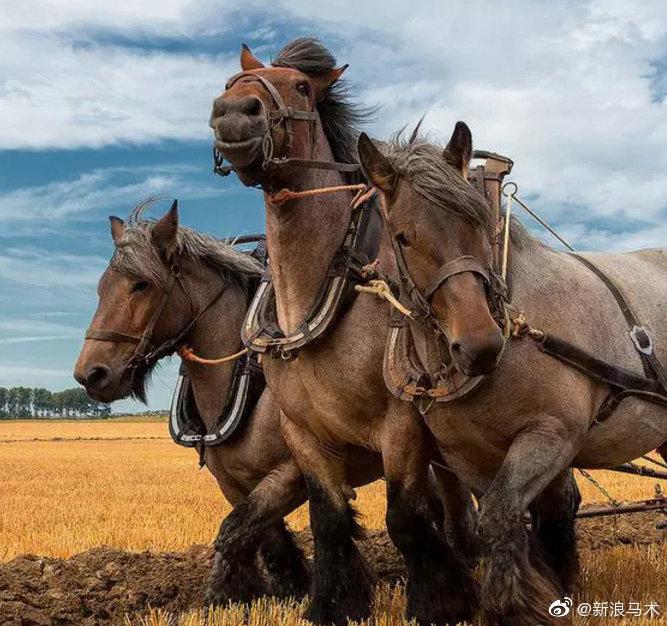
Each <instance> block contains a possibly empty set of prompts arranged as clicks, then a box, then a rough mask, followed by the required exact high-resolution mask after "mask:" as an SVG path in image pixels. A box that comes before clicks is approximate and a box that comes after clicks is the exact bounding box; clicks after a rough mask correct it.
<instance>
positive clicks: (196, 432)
mask: <svg viewBox="0 0 667 626" xmlns="http://www.w3.org/2000/svg"><path fill="white" fill-rule="evenodd" d="M265 386H266V380H265V379H264V373H263V371H262V368H261V365H260V364H259V362H258V358H257V355H256V354H252V353H248V354H246V355H244V356H243V357H242V358H240V359H239V360H238V361H237V362H236V366H235V368H234V377H233V379H232V384H231V386H230V389H229V392H228V394H227V398H226V400H225V405H224V409H223V410H222V413H221V414H220V416H219V417H218V419H217V420H216V423H215V425H214V427H213V428H212V429H210V430H208V431H207V430H206V427H205V426H204V422H203V420H202V418H201V415H200V413H199V410H198V409H197V404H196V402H195V399H194V393H193V389H192V382H191V381H190V378H189V377H188V374H187V371H186V369H185V367H184V364H181V370H180V372H179V375H178V381H177V382H176V388H175V389H174V393H173V396H172V400H171V410H170V413H169V433H170V434H171V438H172V439H173V440H174V442H175V443H177V444H178V445H181V446H184V447H186V448H194V447H196V446H202V448H204V447H206V448H208V447H214V446H219V445H220V444H221V443H223V442H225V441H227V440H228V439H230V438H231V437H232V435H234V434H235V433H237V432H239V430H240V429H241V428H242V427H243V426H244V425H245V424H246V423H247V421H248V419H249V417H250V416H251V415H252V412H253V411H254V409H255V406H256V405H257V401H258V400H259V397H260V396H261V395H262V392H263V391H264V387H265Z"/></svg>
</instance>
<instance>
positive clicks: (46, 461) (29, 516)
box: [0, 420, 667, 626]
mask: <svg viewBox="0 0 667 626" xmlns="http://www.w3.org/2000/svg"><path fill="white" fill-rule="evenodd" d="M0 472H2V476H3V480H2V481H0V504H1V506H0V559H1V560H3V561H7V560H9V559H12V558H13V557H15V556H17V555H20V554H25V553H33V554H38V555H42V556H53V557H69V556H72V555H74V554H76V553H79V552H82V551H84V550H87V549H89V548H93V547H96V546H100V545H108V546H113V547H117V548H121V549H124V550H129V551H142V550H149V551H155V552H161V551H181V550H184V549H186V548H187V547H188V546H190V545H192V544H197V543H199V544H201V543H203V544H208V543H210V542H211V540H212V539H213V537H214V535H215V533H216V531H217V529H218V527H219V524H220V522H221V520H222V519H223V517H224V516H225V515H226V514H227V513H228V512H229V510H230V508H229V505H228V504H227V503H226V501H225V500H224V499H223V498H222V496H221V494H220V492H219V490H218V488H217V484H216V483H215V481H214V479H213V478H212V476H211V475H210V474H209V473H208V472H207V471H206V470H201V471H200V470H199V469H198V457H197V454H196V453H195V452H194V451H193V450H190V449H186V448H182V447H180V446H176V445H175V444H173V443H172V441H171V440H170V439H169V435H168V431H167V424H166V422H161V421H154V420H151V421H141V420H137V421H134V420H109V421H95V422H79V421H53V422H51V421H49V422H36V421H5V422H0ZM593 475H594V476H595V477H596V478H597V479H598V480H600V481H601V482H602V483H603V484H604V485H605V487H606V488H607V489H608V490H609V491H610V492H611V494H612V495H613V496H614V497H616V498H617V499H619V500H633V499H639V498H642V499H643V498H648V497H651V495H652V494H653V486H654V484H655V481H651V480H647V479H640V478H637V477H633V476H628V475H619V474H611V473H609V472H594V473H593ZM579 482H580V486H581V489H582V493H583V497H584V502H587V503H591V502H600V501H601V500H602V496H601V495H600V494H599V492H597V490H596V489H595V487H593V486H592V485H591V484H589V483H588V482H586V481H585V480H582V479H581V477H579ZM662 488H663V489H667V484H665V481H663V482H662ZM355 506H356V507H357V509H358V510H359V511H360V513H361V518H360V521H361V523H362V525H364V526H365V527H366V528H369V529H377V528H383V527H384V514H385V498H384V484H383V483H382V482H381V481H379V482H377V483H374V484H372V485H368V486H366V487H363V488H361V489H359V490H358V497H357V500H356V503H355ZM288 521H289V523H290V525H291V526H292V527H293V528H295V529H302V528H304V527H305V526H307V524H308V513H307V508H306V507H301V509H299V510H297V511H295V512H294V513H293V514H292V515H291V516H290V517H289V520H288ZM665 557H667V548H665V547H664V546H662V547H659V546H655V545H653V546H643V547H631V546H630V547H627V546H621V547H618V548H614V549H610V550H601V551H596V552H593V553H591V554H590V555H587V557H586V559H585V561H584V571H585V581H586V597H587V598H596V597H600V598H609V597H614V598H619V597H621V598H623V597H626V598H630V597H632V598H636V599H637V600H641V599H643V598H644V596H646V599H647V600H649V599H653V600H655V599H656V598H655V597H652V598H649V596H651V595H653V596H655V593H656V587H655V582H652V581H655V580H658V581H659V580H660V579H662V581H663V584H662V586H660V583H658V587H657V589H658V590H660V589H661V590H662V591H661V593H662V595H663V596H664V595H665V589H664V580H665V579H667V565H666V563H667V559H666V558H665ZM633 594H634V595H633ZM403 604H404V597H403V592H402V589H401V588H400V587H397V588H390V587H388V586H386V585H384V586H380V587H379V588H378V593H377V598H376V617H377V619H376V621H375V622H374V624H376V625H378V626H379V625H381V624H384V625H386V626H390V625H391V626H398V625H399V624H401V625H402V624H404V623H407V622H404V621H403V618H402V617H400V616H401V615H402V607H403ZM662 606H663V607H664V606H667V597H663V598H662ZM301 609H302V607H301V606H300V605H299V604H298V603H292V604H290V603H282V604H280V603H275V602H273V601H270V600H265V601H262V602H260V603H259V604H257V605H255V606H253V607H250V608H249V607H242V606H238V607H230V608H228V609H226V610H225V611H221V610H219V611H217V612H216V613H215V614H213V615H209V616H208V617H209V618H208V621H207V622H206V623H207V624H208V625H209V626H228V625H229V626H231V625H232V624H234V625H236V624H241V623H243V624H248V625H252V626H269V625H274V624H276V625H278V624H280V625H285V626H287V625H290V626H292V625H297V624H301V623H304V624H305V622H302V621H300V619H299V617H298V616H299V614H300V611H301ZM128 620H129V621H128V623H131V624H132V626H175V625H176V624H178V625H181V624H182V625H184V626H185V625H187V626H195V625H199V624H204V623H205V619H204V616H203V615H202V614H201V612H196V611H195V612H191V613H187V614H184V615H181V616H172V615H167V614H165V613H161V612H160V611H153V612H152V613H150V614H149V615H148V616H144V617H137V618H132V619H130V618H128ZM643 621H644V620H642V619H633V620H629V621H628V624H630V623H631V624H634V625H636V626H641V624H642V623H643ZM595 623H597V624H605V623H606V622H605V621H604V620H602V619H598V620H595ZM609 623H610V624H611V623H614V624H622V623H623V622H622V621H620V620H618V619H616V620H613V622H609ZM646 623H648V621H647V622H646ZM652 623H655V621H653V622H652Z"/></svg>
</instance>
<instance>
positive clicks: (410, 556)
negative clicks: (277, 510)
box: [210, 39, 475, 624]
mask: <svg viewBox="0 0 667 626" xmlns="http://www.w3.org/2000/svg"><path fill="white" fill-rule="evenodd" d="M241 68H242V73H241V74H239V75H237V76H235V77H233V78H232V79H231V80H230V81H229V82H228V84H227V87H226V90H225V92H224V93H223V94H222V95H221V96H220V97H218V98H216V100H215V102H214V104H213V111H212V115H211V121H210V123H211V127H212V128H213V130H214V133H215V145H216V148H217V150H218V151H219V152H220V153H221V155H222V156H224V157H225V158H227V160H229V162H230V163H231V164H232V166H233V167H234V169H235V171H236V173H237V175H238V176H239V178H240V179H241V181H243V182H244V183H245V184H247V185H261V186H262V188H263V189H264V190H265V192H266V194H265V199H266V232H267V247H268V252H269V258H270V267H271V278H272V284H271V287H270V288H271V290H272V292H273V293H274V294H275V304H271V306H269V307H268V308H267V311H268V312H269V313H271V311H273V312H274V315H273V316H272V315H268V314H267V315H268V317H269V318H271V319H270V320H268V321H266V324H268V326H265V328H270V329H271V331H270V332H265V333H263V334H262V336H263V337H265V338H266V339H265V340H264V341H265V343H263V344H260V343H259V342H258V341H257V340H256V337H257V336H258V335H257V332H256V331H255V330H253V328H246V340H247V342H248V344H249V345H251V347H253V348H254V349H261V350H264V349H266V352H267V356H265V358H264V360H263V363H264V368H265V373H266V377H267V382H268V385H269V387H270V388H271V390H272V391H273V393H274V394H275V396H276V399H277V402H278V404H279V405H280V408H281V409H282V411H283V414H284V416H285V418H286V419H285V421H284V428H283V431H284V433H285V438H286V441H287V444H288V446H289V448H290V450H291V451H292V453H293V455H294V457H295V458H296V460H297V462H298V464H299V466H300V467H301V469H302V470H303V472H304V474H305V476H306V481H307V484H308V494H309V503H310V518H311V527H312V530H313V534H314V539H315V562H314V572H313V587H312V591H311V597H310V604H309V606H308V609H307V612H306V617H308V618H309V619H311V620H312V621H314V622H316V623H318V624H329V623H335V624H343V623H346V619H347V617H348V616H349V617H351V618H353V619H359V618H363V617H366V616H368V615H369V612H370V603H371V592H372V576H371V574H370V571H369V569H368V566H367V564H366V563H365V562H364V560H363V558H362V556H361V554H360V553H359V551H358V549H357V547H356V546H355V544H354V541H353V539H354V538H355V537H356V536H358V533H359V527H358V526H357V524H356V521H355V517H354V512H353V510H352V508H351V506H350V504H349V501H350V499H351V498H353V497H354V491H353V490H352V489H351V487H350V485H349V481H348V479H347V478H346V473H345V460H346V458H347V457H348V455H349V451H350V450H351V449H363V450H366V451H367V452H366V454H368V455H370V456H376V457H377V458H381V459H382V465H383V469H384V475H385V477H386V481H387V497H388V510H387V527H388V530H389V533H390V535H391V538H392V539H393V541H394V543H395V544H396V545H397V547H398V548H399V550H400V551H401V552H402V553H403V555H404V557H405V559H406V561H407V565H408V571H409V578H408V584H407V595H408V612H409V614H410V616H411V617H412V616H414V617H416V618H417V619H418V621H419V622H420V623H422V624H430V623H431V622H434V623H437V624H442V623H445V622H457V621H460V620H463V619H466V618H469V617H470V616H471V613H472V607H473V606H474V601H475V593H474V585H473V582H472V579H471V577H470V573H469V571H468V570H467V569H466V568H465V567H464V566H463V564H462V562H461V560H460V559H459V558H457V556H456V555H455V554H454V553H453V552H452V550H451V549H450V548H449V547H448V546H447V545H446V543H445V542H444V541H443V540H442V538H441V537H440V536H439V535H438V533H437V532H436V526H435V523H434V522H435V520H436V516H435V513H434V511H433V508H432V506H431V505H430V502H429V493H428V483H429V480H428V472H429V462H430V459H431V458H432V455H433V454H434V452H435V449H434V447H433V443H432V441H431V439H430V436H429V434H428V432H427V430H426V429H425V428H424V425H423V422H422V419H421V417H420V416H419V414H418V413H417V411H416V410H415V409H414V408H413V407H412V406H410V405H408V404H406V403H404V402H401V401H399V400H397V399H395V398H394V397H393V396H391V395H390V394H389V393H388V392H387V389H386V388H385V385H384V382H383V377H382V353H383V347H384V343H385V337H386V333H387V325H388V323H389V315H390V311H389V308H388V307H387V306H385V305H378V303H377V302H376V301H375V300H374V299H372V298H371V297H369V296H358V297H356V299H355V298H348V299H347V301H346V303H345V306H342V307H340V309H339V310H338V311H337V314H336V316H335V318H334V319H332V320H330V323H328V326H327V328H326V332H325V331H322V332H320V330H321V323H320V321H319V320H321V319H326V317H327V315H328V312H329V311H330V308H328V303H329V299H327V297H322V296H321V294H322V293H323V291H322V289H323V285H334V286H335V285H336V284H339V283H337V282H336V279H337V278H339V277H340V276H349V272H348V270H349V268H350V264H351V263H352V262H353V261H352V260H351V258H352V256H354V255H351V254H350V250H349V248H347V247H345V245H346V244H345V242H347V241H348V235H349V233H350V231H351V230H353V231H354V232H355V233H357V232H359V230H358V228H357V224H358V222H357V221H355V220H356V219H357V216H358V215H359V211H358V210H356V209H353V207H352V206H351V201H352V197H353V193H351V192H348V193H332V194H330V195H321V196H315V197H313V196H304V197H301V196H299V197H298V198H294V197H293V196H290V195H289V194H287V200H286V201H285V199H286V196H285V195H282V196H274V195H273V192H275V191H277V190H280V189H281V188H282V187H287V188H289V189H290V190H296V191H298V190H308V189H313V188H322V187H327V188H329V187H336V186H340V185H343V184H346V183H353V182H358V179H357V178H355V176H354V174H353V173H352V174H349V175H348V174H347V172H348V171H349V170H354V165H352V166H350V164H353V163H354V162H355V160H356V155H355V146H356V134H357V133H356V131H355V128H354V124H355V122H357V121H359V119H360V118H359V116H358V111H357V110H355V108H354V107H352V106H351V104H350V103H349V101H347V100H346V98H345V95H344V91H343V90H342V88H341V86H340V83H339V82H338V80H339V78H340V76H341V74H342V73H343V71H344V69H345V67H340V68H337V67H336V66H335V61H334V59H333V57H332V56H331V54H330V53H329V52H328V51H327V50H326V49H325V48H324V47H323V46H322V45H321V44H319V43H318V42H316V41H314V40H307V39H304V40H296V41H294V42H292V43H291V44H289V45H288V46H287V47H286V48H285V49H283V51H282V52H281V53H280V54H279V55H278V57H277V58H276V60H275V61H274V62H273V65H272V66H270V67H265V66H264V65H263V64H262V63H261V62H260V61H259V60H257V59H256V58H255V57H254V56H253V55H252V54H251V53H250V51H249V50H248V49H247V48H245V47H244V49H243V52H242V54H241ZM290 198H291V199H290ZM365 210H368V211H370V210H373V209H371V208H368V207H366V209H365ZM369 219H370V218H369ZM351 225H352V228H351ZM364 232H365V233H366V232H368V231H367V230H366V231H364ZM360 237H361V235H360ZM377 244H378V245H379V252H378V258H379V260H380V264H381V266H382V267H383V268H384V269H385V271H387V272H389V273H393V272H394V268H395V262H394V256H393V251H392V247H391V242H390V241H389V239H388V238H387V237H386V236H384V235H382V236H380V234H379V233H378V236H377ZM342 245H343V248H341V246H342ZM355 258H356V257H355ZM367 260H368V259H367ZM345 268H347V269H345ZM350 271H351V270H350ZM326 293H327V294H332V293H335V292H334V291H326ZM333 297H335V296H332V298H333ZM260 318H261V316H260ZM262 323H263V322H262ZM250 326H252V325H250ZM314 333H317V340H313V341H309V335H313V334H314ZM260 334H261V331H260ZM289 345H298V346H299V347H298V349H290V350H288V349H287V348H288V347H289ZM262 346H264V347H262ZM280 357H285V358H280ZM443 478H444V480H446V481H447V482H449V483H450V486H451V485H453V486H454V487H455V488H454V489H450V490H449V491H448V496H449V499H448V501H447V502H446V507H447V509H448V511H449V512H450V513H451V515H450V516H449V518H448V519H450V520H453V521H454V522H456V523H458V524H461V525H463V526H465V522H466V521H469V520H470V510H469V502H470V500H469V497H468V494H467V492H464V491H462V490H461V487H460V485H459V484H458V483H457V482H456V481H455V480H454V479H453V477H452V476H451V475H449V476H448V477H443ZM460 534H461V535H465V530H463V531H462V532H461V533H460Z"/></svg>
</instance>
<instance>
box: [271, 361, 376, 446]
mask: <svg viewBox="0 0 667 626" xmlns="http://www.w3.org/2000/svg"><path fill="white" fill-rule="evenodd" d="M325 354H326V353H325ZM264 369H265V372H266V376H267V381H268V383H269V386H270V387H271V388H272V390H274V392H275V394H276V396H277V397H278V401H279V404H280V407H281V409H282V410H283V411H284V412H285V414H286V416H287V417H288V418H289V419H290V420H291V421H292V422H294V423H295V424H297V425H298V426H300V427H301V428H305V429H308V430H310V431H311V432H313V434H315V435H316V436H317V437H318V438H319V439H333V440H337V441H343V442H345V443H351V444H355V445H364V444H365V443H366V442H367V440H368V439H369V438H370V435H369V434H368V433H369V427H370V420H369V418H370V417H371V413H370V412H369V410H368V409H369V408H372V406H373V404H374V403H373V402H370V403H368V402H367V401H365V398H364V395H363V393H362V392H361V390H360V389H359V388H358V387H359V386H360V383H361V386H362V387H363V381H360V380H359V379H358V378H356V379H355V378H354V376H353V374H352V373H351V372H350V371H349V368H348V369H346V368H343V367H339V366H337V365H336V364H335V363H332V362H331V360H328V359H326V358H324V357H323V356H322V355H317V356H315V357H314V356H311V355H309V354H307V353H302V354H300V355H299V356H298V357H296V358H295V359H293V360H292V361H288V362H283V361H279V360H274V359H272V360H270V361H268V360H267V361H265V364H264Z"/></svg>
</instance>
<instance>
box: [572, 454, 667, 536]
mask: <svg viewBox="0 0 667 626" xmlns="http://www.w3.org/2000/svg"><path fill="white" fill-rule="evenodd" d="M642 459H644V460H645V461H647V462H649V463H651V464H653V465H655V466H657V468H653V467H648V466H646V465H639V464H637V463H624V464H623V465H619V466H617V467H613V468H610V469H609V470H607V471H611V472H618V473H621V474H632V475H634V476H641V477H644V478H653V479H656V478H657V479H658V480H667V464H665V463H662V462H661V461H658V460H657V459H654V458H652V457H651V456H648V455H645V456H643V457H642ZM578 471H579V473H580V474H581V475H582V476H583V477H584V478H585V479H586V480H588V481H589V482H590V483H591V484H592V485H593V486H594V487H595V488H596V489H597V490H598V491H599V492H600V493H601V494H602V495H603V496H604V497H605V499H606V500H607V502H608V504H606V505H604V504H600V505H591V506H587V507H585V508H583V509H581V510H579V511H578V512H577V518H578V519H587V518H591V517H604V516H610V515H620V514H634V513H647V512H650V511H654V512H658V513H662V514H663V515H664V516H665V519H664V520H663V521H661V522H659V523H658V524H657V525H656V528H657V529H658V530H667V497H666V496H665V494H664V492H663V491H662V489H661V487H660V483H656V484H655V493H654V495H653V497H652V498H647V499H645V500H635V501H633V502H620V501H619V500H617V499H616V498H614V497H613V496H612V495H611V494H610V493H609V492H608V491H607V490H606V489H605V487H604V486H603V485H602V484H601V483H600V482H599V481H598V480H596V479H595V478H593V476H591V475H590V474H589V473H588V472H587V471H586V470H582V469H579V470H578Z"/></svg>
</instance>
